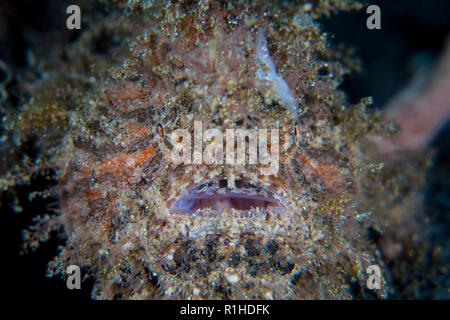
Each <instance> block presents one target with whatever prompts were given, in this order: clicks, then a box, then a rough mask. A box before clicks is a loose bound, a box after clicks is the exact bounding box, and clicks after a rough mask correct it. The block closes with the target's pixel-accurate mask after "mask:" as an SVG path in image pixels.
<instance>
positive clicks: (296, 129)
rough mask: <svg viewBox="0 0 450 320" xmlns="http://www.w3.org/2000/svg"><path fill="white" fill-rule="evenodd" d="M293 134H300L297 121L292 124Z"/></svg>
mask: <svg viewBox="0 0 450 320" xmlns="http://www.w3.org/2000/svg"><path fill="white" fill-rule="evenodd" d="M294 135H295V136H296V137H297V136H299V135H300V128H299V126H298V123H297V122H296V123H295V126H294Z"/></svg>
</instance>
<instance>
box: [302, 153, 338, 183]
mask: <svg viewBox="0 0 450 320" xmlns="http://www.w3.org/2000/svg"><path fill="white" fill-rule="evenodd" d="M297 160H299V162H300V163H301V164H303V165H305V164H306V165H308V167H309V168H311V171H312V172H313V173H314V174H316V175H318V176H319V177H320V178H321V179H322V181H323V182H324V183H325V184H326V185H327V186H328V187H336V184H337V183H340V181H341V180H342V176H341V172H340V171H339V169H338V168H336V167H334V166H333V165H330V164H327V163H323V162H318V161H314V160H313V159H311V158H309V157H307V156H305V155H301V154H300V155H298V157H297Z"/></svg>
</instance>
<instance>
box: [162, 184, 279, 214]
mask: <svg viewBox="0 0 450 320" xmlns="http://www.w3.org/2000/svg"><path fill="white" fill-rule="evenodd" d="M280 207H281V206H280V203H279V201H278V200H276V199H275V198H274V197H273V196H272V194H271V193H270V192H268V191H266V190H263V189H261V188H256V187H253V188H252V187H250V188H249V187H247V188H242V189H239V188H234V189H229V188H227V187H225V188H218V187H215V186H211V185H209V186H208V187H206V188H200V190H199V188H196V189H195V190H191V191H190V192H187V193H185V194H184V195H182V196H180V197H179V198H178V199H176V201H175V202H174V203H173V205H172V207H171V208H170V211H171V212H172V213H175V214H184V215H196V214H200V215H205V214H206V215H212V216H216V215H219V214H221V213H222V212H223V211H224V210H228V211H231V210H233V209H234V210H235V211H238V212H240V213H242V214H244V213H249V212H255V211H259V212H260V213H264V212H268V211H269V210H274V209H275V210H276V209H280Z"/></svg>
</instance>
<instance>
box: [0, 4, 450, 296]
mask: <svg viewBox="0 0 450 320" xmlns="http://www.w3.org/2000/svg"><path fill="white" fill-rule="evenodd" d="M76 3H77V1H71V2H70V4H76ZM371 3H372V4H377V5H379V6H380V8H381V14H382V29H381V30H372V31H371V30H368V29H367V28H366V19H367V14H365V12H359V13H357V12H353V13H340V14H338V15H335V16H333V17H331V18H328V19H322V21H321V22H322V26H323V29H324V31H327V32H328V33H329V34H330V36H331V39H330V40H331V42H332V43H334V44H339V43H343V44H345V45H347V46H350V47H354V48H355V49H356V52H357V56H358V57H360V58H361V60H362V62H363V70H362V72H361V73H360V74H352V75H349V76H347V77H346V79H345V81H344V82H343V84H342V85H341V88H343V89H344V90H345V91H346V92H347V94H348V98H349V100H350V101H351V102H357V101H359V100H360V98H362V97H366V96H372V97H373V98H374V106H375V107H377V108H383V106H384V105H385V104H386V103H387V102H388V101H389V99H391V98H392V97H393V96H394V95H395V94H396V93H398V92H399V91H401V89H402V88H404V87H405V86H406V85H407V84H408V83H409V81H410V80H411V79H412V77H413V76H414V75H415V74H416V72H417V71H418V70H426V69H428V68H432V67H433V65H434V63H435V61H436V58H437V57H438V56H439V54H440V53H441V51H442V49H443V45H444V41H445V39H446V37H448V36H449V34H450V32H449V31H450V1H448V0H378V1H375V0H374V1H371ZM67 5H68V4H67V2H66V1H57V0H54V1H50V0H47V1H45V0H42V1H39V0H35V1H26V0H11V1H1V2H0V60H2V61H3V62H4V63H6V64H7V66H8V68H9V70H10V71H11V73H13V74H14V73H16V72H22V71H23V70H24V69H26V68H28V61H27V50H28V49H29V48H31V49H33V50H34V49H36V52H42V54H45V50H44V51H42V47H44V48H45V46H48V47H51V46H54V45H64V44H65V43H68V42H71V41H76V40H77V38H78V37H79V33H80V32H79V31H68V30H67V29H66V28H65V19H66V17H67V15H66V13H65V9H66V7H67ZM81 8H82V19H83V7H81ZM90 10H99V11H102V10H103V9H102V8H101V7H98V8H97V9H95V8H94V9H92V8H90ZM81 32H83V31H81ZM104 45H105V44H104V43H102V40H101V39H100V40H99V43H98V47H99V50H100V51H101V48H102V47H103V46H104ZM38 48H41V50H38ZM2 77H5V73H4V71H3V70H1V68H0V83H1V81H2ZM11 86H12V85H11ZM449 91H450V88H449ZM9 93H10V95H11V96H12V97H13V98H14V88H13V87H11V91H9ZM449 99H450V98H449ZM14 104H15V105H14ZM12 105H13V107H17V106H18V105H20V101H19V97H16V101H15V103H14V101H13V103H12ZM0 130H1V129H0ZM0 133H1V132H0ZM433 147H434V148H436V150H437V152H436V155H435V157H434V163H433V166H432V167H431V168H430V170H429V173H428V179H427V180H428V183H427V186H426V190H425V191H426V199H425V202H426V208H427V209H426V211H425V212H424V214H427V215H429V216H430V219H431V221H432V223H431V228H432V230H431V231H430V232H429V234H430V236H429V238H430V240H429V241H431V242H432V243H434V244H436V245H441V246H443V247H444V248H445V247H446V246H445V245H448V243H449V231H448V229H449V228H448V227H449V225H450V224H449V222H450V221H449V214H448V213H449V212H450V185H449V184H450V182H449V181H450V179H449V178H450V161H449V160H450V152H449V150H450V125H448V124H447V126H446V127H445V128H444V130H443V131H442V132H441V133H440V134H439V135H438V136H437V137H436V138H435V140H434V142H433ZM49 184H51V182H49V181H47V180H45V179H43V178H42V177H35V178H34V181H32V185H33V188H31V187H23V188H21V189H20V190H19V200H20V203H21V205H22V207H23V212H21V213H15V212H14V211H13V210H12V206H13V204H14V201H13V200H14V199H13V198H12V197H11V196H10V195H3V196H2V198H1V199H0V200H1V204H2V206H1V207H0V210H1V215H2V218H3V219H2V223H1V231H2V232H1V233H2V237H4V239H3V242H2V243H3V246H2V253H3V255H2V259H1V261H2V268H3V269H4V271H3V272H2V273H1V275H2V277H3V282H2V284H3V287H2V288H3V291H4V292H5V291H8V295H9V296H10V297H12V298H17V299H23V298H31V299H37V300H41V299H42V300H48V301H55V300H58V299H67V298H72V299H73V298H80V299H89V297H90V291H91V289H92V283H91V282H90V281H87V282H83V284H82V290H72V291H70V290H68V289H67V288H66V285H65V281H64V280H63V279H60V278H47V277H45V273H46V268H47V263H48V262H49V261H50V260H52V259H53V258H54V257H55V256H56V255H57V245H58V244H61V243H62V242H61V241H60V240H57V239H56V238H54V237H53V238H51V240H49V241H48V242H46V243H43V244H42V245H41V246H40V248H39V249H38V250H37V251H36V252H33V253H29V254H27V255H24V256H20V255H19V254H18V252H19V251H20V249H21V244H22V239H21V236H22V234H21V232H22V230H23V229H25V228H26V227H28V226H29V225H30V224H31V222H32V219H33V217H35V216H36V215H37V214H44V213H45V208H46V206H47V205H50V204H51V203H52V201H54V199H53V200H52V199H47V200H42V199H40V198H36V200H35V201H33V202H30V201H28V200H27V195H28V192H29V191H30V190H36V186H42V188H45V186H48V185H49ZM447 248H448V247H447ZM446 257H447V262H448V261H450V253H449V252H447V253H446ZM447 265H448V264H447ZM446 281H447V283H448V281H449V279H448V274H447V279H446ZM397 285H398V287H397V288H396V291H395V293H394V294H393V295H392V296H391V297H390V298H394V299H396V298H408V296H404V295H402V287H401V286H402V284H401V283H399V284H397ZM443 288H444V289H443ZM443 288H434V287H433V286H430V287H425V288H423V289H422V292H421V293H420V294H421V297H422V298H424V299H427V298H431V299H448V298H449V296H448V292H447V290H446V289H445V285H443Z"/></svg>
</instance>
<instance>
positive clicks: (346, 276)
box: [0, 0, 423, 299]
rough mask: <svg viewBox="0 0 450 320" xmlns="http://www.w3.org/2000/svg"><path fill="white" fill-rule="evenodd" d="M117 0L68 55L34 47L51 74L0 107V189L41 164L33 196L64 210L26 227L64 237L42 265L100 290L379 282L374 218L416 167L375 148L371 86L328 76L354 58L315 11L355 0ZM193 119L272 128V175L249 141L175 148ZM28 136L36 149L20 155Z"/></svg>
mask: <svg viewBox="0 0 450 320" xmlns="http://www.w3.org/2000/svg"><path fill="white" fill-rule="evenodd" d="M105 5H106V4H105ZM113 7H115V8H116V9H115V10H112V12H111V14H110V16H109V17H108V19H106V20H104V21H102V23H99V22H95V21H94V20H95V19H92V21H90V22H89V23H88V24H87V28H89V29H88V30H87V31H85V32H84V33H83V34H82V35H81V38H80V39H79V40H78V41H77V42H76V43H75V44H73V45H72V47H70V48H68V49H67V54H68V56H67V57H66V59H65V60H66V61H56V62H55V61H47V62H45V63H42V64H41V66H40V68H41V70H42V73H43V74H45V75H46V76H45V77H42V78H41V79H40V80H39V81H35V82H34V83H33V84H32V85H31V84H30V88H29V91H30V92H31V98H30V100H29V101H27V102H26V103H25V104H24V105H23V106H22V107H21V109H20V111H19V112H9V113H8V114H7V115H6V117H5V118H4V121H3V124H4V127H5V134H4V138H3V140H4V144H3V146H2V149H4V150H5V152H4V154H3V155H2V158H1V161H2V171H1V173H2V176H1V180H0V181H1V187H2V190H4V191H5V192H6V191H7V190H9V189H13V188H14V186H15V185H18V184H21V183H26V182H27V181H28V180H29V177H30V176H31V175H33V174H36V173H41V174H42V173H44V174H45V173H48V172H51V173H53V175H54V179H56V181H57V185H56V186H55V187H54V188H51V189H49V190H46V191H44V192H41V193H40V195H41V196H46V195H47V196H53V197H57V198H58V200H59V208H58V210H56V212H55V213H53V214H51V215H50V214H49V215H48V216H45V217H43V218H41V219H40V220H39V221H38V222H37V225H35V226H34V227H32V228H30V230H28V231H27V232H26V233H25V241H26V245H27V247H28V248H35V247H37V246H38V244H39V241H42V240H45V239H46V238H47V235H48V233H49V232H50V231H53V230H58V231H59V232H60V233H61V234H62V236H63V237H64V238H65V239H67V240H66V243H65V245H64V246H63V247H62V248H61V251H60V254H59V255H58V256H57V257H56V258H55V260H54V261H53V262H51V263H50V267H49V272H50V274H51V275H54V274H59V273H61V274H63V275H65V273H66V268H67V267H68V266H69V265H78V266H80V267H83V270H86V271H87V272H88V273H89V275H90V276H92V277H93V278H94V279H95V285H94V289H93V292H92V297H93V298H98V299H114V298H115V299H152V298H164V299H172V298H175V299H180V298H181V299H183V298H189V299H190V298H193V299H350V298H354V297H358V298H361V297H362V298H364V297H368V296H371V295H375V296H378V297H385V296H386V295H387V294H388V292H389V283H388V282H387V281H386V280H385V279H382V280H381V289H375V290H369V289H368V288H367V285H366V281H367V277H368V275H367V273H366V269H367V267H368V266H370V265H380V266H383V260H382V257H381V255H380V251H379V250H380V249H379V248H378V247H377V246H375V245H374V244H373V243H372V242H371V240H370V238H369V235H368V233H367V230H368V228H369V227H370V228H371V229H373V230H377V232H380V233H382V232H384V230H385V229H389V227H390V221H389V220H388V219H386V217H388V216H389V214H390V212H391V211H392V210H396V208H397V207H396V206H398V204H399V202H401V199H405V198H406V197H407V195H409V194H412V196H411V197H413V194H414V190H416V188H417V187H419V186H420V185H421V183H422V179H423V177H422V175H423V174H422V171H421V170H420V169H418V168H419V167H416V166H415V165H411V167H405V166H403V167H402V166H400V165H397V164H389V163H386V162H383V159H382V158H381V157H380V156H378V155H377V152H376V149H375V146H374V145H373V144H372V143H371V139H369V138H370V136H375V135H389V134H390V133H391V132H392V130H391V129H389V128H390V127H389V126H388V125H387V124H386V123H383V122H382V121H381V118H380V117H379V115H378V114H377V113H376V112H374V111H370V110H369V109H368V108H366V106H367V105H368V104H370V99H364V100H363V101H361V103H360V104H358V105H350V104H348V102H347V101H346V99H345V95H344V94H343V92H341V91H340V90H339V89H338V88H337V87H338V85H339V83H340V81H341V80H342V78H343V75H344V74H345V73H346V72H348V71H349V69H351V68H357V62H355V61H353V59H352V58H351V57H349V56H345V54H344V53H342V52H339V51H337V50H334V49H333V48H331V47H330V46H329V44H328V42H327V37H326V35H325V34H324V33H323V32H322V31H321V30H320V26H319V25H318V24H317V23H316V22H315V19H316V18H318V17H320V16H322V15H326V14H328V13H329V12H332V11H335V10H348V9H357V8H361V5H360V4H358V3H356V2H355V3H354V2H349V1H337V0H336V1H314V2H312V3H311V2H306V1H298V2H296V5H293V6H291V7H283V6H282V5H279V6H276V5H273V4H270V2H269V3H267V2H265V1H256V2H253V1H252V2H245V1H233V2H221V1H199V2H196V1H171V2H161V3H159V2H155V3H153V2H148V1H142V2H139V1H132V2H127V4H125V3H123V4H121V3H120V2H119V3H118V4H117V3H116V2H115V4H114V6H113ZM117 8H118V9H117ZM120 10H123V11H120ZM121 12H126V13H127V14H121ZM101 32H107V33H108V34H109V35H111V38H112V39H113V38H114V37H116V40H115V42H114V46H115V49H114V56H112V57H107V58H99V57H96V56H93V55H91V53H90V51H89V50H90V49H89V43H90V42H89V39H90V38H91V37H93V36H95V35H96V34H99V33H101ZM258 37H259V38H258ZM111 41H113V40H111ZM265 44H267V47H264V46H265ZM264 50H265V51H264ZM258 52H260V53H258ZM261 52H265V54H266V56H265V58H264V57H263V56H262V53H261ZM268 61H273V67H272V66H271V65H270V63H269V62H268ZM261 75H263V76H261ZM283 88H284V89H283ZM286 88H288V89H289V90H287V89H286ZM285 89H286V90H285ZM283 90H284V91H283ZM283 92H284V93H283ZM286 101H289V102H286ZM293 101H294V102H295V103H294V104H293V103H292V102H293ZM288 104H289V105H288ZM199 124H201V127H202V129H200V132H203V133H204V132H205V131H206V130H207V129H218V130H219V131H220V132H223V133H224V135H225V132H226V130H227V129H248V130H252V129H257V130H261V129H267V130H268V131H271V130H275V131H272V132H277V134H278V137H279V143H278V146H279V161H278V163H277V168H278V170H275V171H274V172H271V173H270V174H265V173H264V172H263V171H262V170H261V165H260V164H249V158H248V157H247V158H246V161H245V163H243V164H228V163H218V164H207V163H205V161H200V162H197V163H195V160H193V162H194V163H190V164H186V163H177V162H176V161H174V159H173V149H174V147H175V145H176V143H177V141H174V140H173V139H172V133H174V132H177V131H176V130H178V129H184V130H187V131H184V133H185V134H186V135H185V136H184V137H182V138H183V139H187V136H191V137H192V143H193V144H194V140H195V137H194V135H195V131H196V129H198V128H199ZM277 130H278V131H277ZM30 137H33V141H35V145H36V146H37V147H38V148H40V150H41V152H40V154H39V157H37V158H36V159H28V160H27V159H23V161H22V163H21V162H19V161H17V160H15V159H20V158H21V155H22V153H21V152H22V151H21V148H20V146H21V145H22V143H24V141H28V140H29V139H30ZM272 138H273V134H272V136H271V138H269V139H268V141H269V148H270V147H273V146H274V145H275V142H276V141H275V140H273V139H272ZM249 139H250V138H249ZM190 144H191V143H189V145H190ZM224 147H225V146H224ZM194 148H195V146H194ZM224 149H225V148H224ZM6 150H8V151H6ZM230 150H231V151H232V152H234V151H236V153H237V151H238V150H237V149H235V148H234V147H232V149H230ZM230 150H228V149H227V152H228V151H230ZM190 156H191V155H190V154H189V158H190ZM194 158H195V155H194ZM30 162H31V163H30ZM263 167H264V168H266V166H263ZM404 185H408V188H405V187H404ZM399 199H400V200H399ZM186 203H188V204H186ZM49 213H50V212H49ZM355 286H356V287H358V288H359V289H358V290H355V289H354V288H355Z"/></svg>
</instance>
